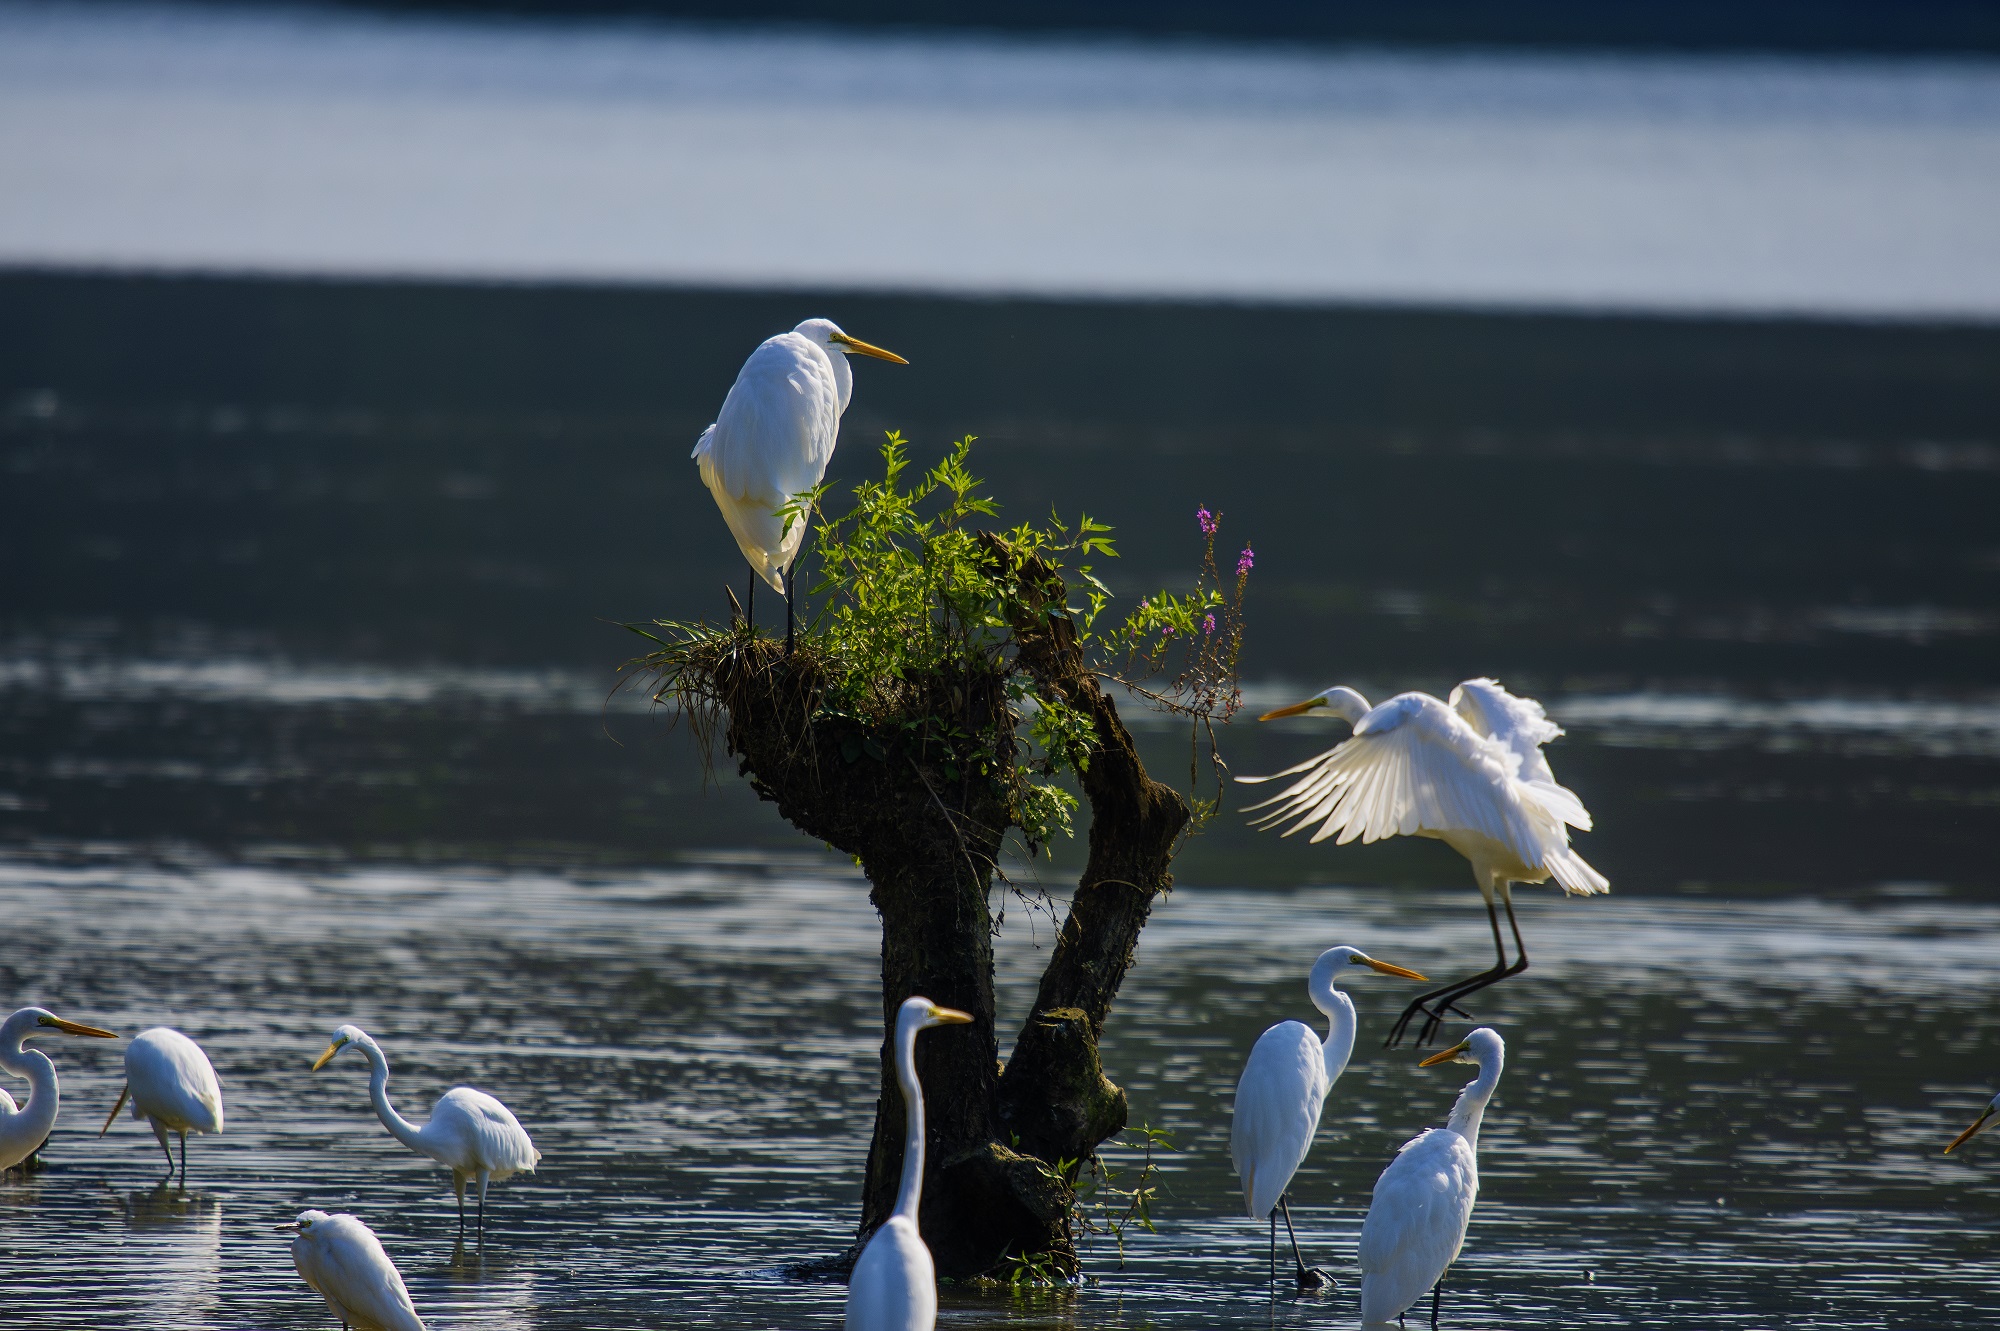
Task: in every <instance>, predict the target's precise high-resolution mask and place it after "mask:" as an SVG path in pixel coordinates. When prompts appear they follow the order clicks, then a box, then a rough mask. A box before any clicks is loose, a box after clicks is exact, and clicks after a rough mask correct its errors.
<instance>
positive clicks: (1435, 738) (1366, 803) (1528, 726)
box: [1238, 679, 1611, 1047]
mask: <svg viewBox="0 0 2000 1331" xmlns="http://www.w3.org/2000/svg"><path fill="white" fill-rule="evenodd" d="M1320 707H1324V708H1326V709H1327V710H1328V711H1330V712H1332V713H1333V714H1334V715H1335V716H1338V717H1340V718H1342V719H1343V720H1345V721H1346V722H1347V723H1348V724H1350V725H1351V726H1353V727H1354V733H1353V735H1352V736H1351V737H1350V738H1349V739H1347V740H1346V741H1345V742H1344V743H1341V744H1338V745H1336V746H1334V747H1333V748H1331V749H1329V750H1327V751H1326V752H1325V753H1322V754H1320V755H1319V756H1318V757H1315V758H1308V759H1307V760H1306V761H1305V762H1302V763H1300V764H1298V765H1297V766H1296V767H1288V768H1286V769H1285V770H1284V771H1282V772H1277V773H1274V774H1272V775H1271V776H1246V777H1239V778H1238V780H1241V781H1245V782H1253V783H1254V782H1261V781H1275V780H1277V779H1278V778H1279V777H1286V776H1300V774H1302V773H1303V774H1304V775H1303V776H1302V777H1301V779H1300V780H1299V781H1297V782H1295V783H1293V784H1292V785H1291V786H1288V787H1286V789H1284V790H1283V791H1281V792H1280V793H1279V794H1277V795H1275V796H1273V797H1272V798H1270V799H1268V800H1265V801H1264V802H1263V803H1261V804H1255V805H1252V806H1251V808H1250V809H1249V810H1248V812H1253V813H1254V812H1255V811H1257V810H1259V809H1265V808H1269V809H1270V810H1271V812H1269V813H1267V814H1265V815H1264V816H1263V817H1262V818H1259V819H1257V820H1256V822H1255V824H1254V825H1255V826H1257V827H1270V826H1273V825H1274V824H1277V823H1281V822H1285V821H1287V820H1289V819H1292V818H1297V819H1298V821H1297V822H1296V823H1294V824H1293V825H1292V826H1291V827H1289V828H1287V829H1285V833H1284V834H1285V835H1286V836H1290V835H1292V834H1293V833H1294V832H1297V831H1299V830H1300V829H1301V828H1304V827H1306V826H1308V825H1309V824H1312V823H1319V824H1320V827H1319V830H1318V831H1316V832H1314V833H1313V835H1312V840H1313V842H1314V843H1315V844H1317V843H1319V842H1321V841H1324V840H1326V839H1327V838H1328V837H1338V838H1339V839H1338V840H1337V841H1336V842H1335V844H1336V845H1342V846H1344V845H1346V844H1347V843H1348V842H1350V841H1352V840H1354V839H1355V838H1356V837H1359V838H1360V839H1361V841H1362V842H1363V843H1364V844H1366V843H1367V842H1371V841H1379V840H1381V839H1382V838H1384V837H1391V836H1422V837H1434V838H1436V839H1437V840H1439V841H1442V842H1444V843H1445V844H1446V845H1448V846H1450V847H1451V848H1452V849H1453V850H1455V851H1457V852H1458V853H1459V854H1461V855H1463V856H1465V858H1466V859H1467V861H1469V862H1470V863H1471V865H1472V877H1473V881H1474V882H1476V883H1478V884H1479V894H1480V896H1482V897H1484V898H1485V899H1486V918H1487V920H1488V922H1489V923H1491V925H1492V926H1493V950H1494V952H1495V953H1496V954H1497V960H1495V962H1494V963H1493V966H1492V968H1491V969H1490V970H1485V971H1481V972H1480V973H1479V974H1477V975H1474V976H1472V977H1470V978H1469V979H1464V980H1460V981H1458V982H1457V983H1455V984H1449V985H1446V986H1445V987H1444V988H1442V989H1434V990H1432V991H1431V992H1429V993H1427V994H1419V995H1418V996H1417V997H1416V998H1415V999H1414V1000H1413V1001H1412V1002H1411V1003H1410V1005H1409V1006H1408V1007H1407V1008H1405V1009H1403V1014H1402V1016H1400V1017H1398V1018H1397V1019H1396V1024H1395V1025H1394V1026H1393V1027H1391V1028H1390V1031H1389V1038H1388V1040H1387V1041H1386V1042H1385V1043H1387V1044H1388V1045H1390V1046H1391V1047H1394V1046H1395V1045H1396V1044H1398V1043H1400V1042H1401V1040H1402V1038H1403V1032H1404V1030H1405V1029H1406V1028H1407V1027H1408V1026H1409V1024H1410V1022H1411V1020H1412V1019H1414V1018H1415V1017H1416V1016H1417V1014H1418V1013H1423V1014H1424V1016H1425V1018H1426V1019H1425V1021H1424V1024H1423V1026H1422V1028H1420V1029H1419V1031H1418V1033H1417V1043H1418V1045H1420V1046H1421V1045H1422V1044H1423V1043H1424V1042H1425V1041H1427V1040H1429V1039H1430V1038H1431V1035H1432V1034H1433V1033H1434V1032H1436V1030H1437V1028H1438V1026H1439V1024H1440V1023H1442V1022H1443V1021H1444V1018H1445V1014H1446V1013H1447V1012H1448V1011H1449V1010H1450V1009H1451V1007H1452V1005H1453V1004H1454V1003H1456V1002H1457V1001H1458V1000H1460V999H1462V998H1464V997H1465V996H1466V995H1468V994H1471V993H1474V992H1476V991H1477V990H1480V989H1484V988H1485V987H1486V986H1488V985H1490V984H1496V983H1498V982H1499V981H1501V980H1504V979H1506V978H1507V977H1508V976H1510V975H1518V974H1520V973H1521V972H1522V971H1524V970H1526V969H1528V948H1527V945H1526V944H1525V943H1523V942H1522V941H1521V926H1520V924H1519V922H1517V921H1516V920H1515V918H1514V891H1513V885H1514V884H1515V883H1545V882H1547V881H1548V880H1549V879H1551V878H1553V879H1555V880H1556V882H1557V884H1558V885H1560V886H1561V887H1562V889H1563V891H1564V892H1567V893H1570V894H1572V895H1575V896H1594V895H1596V894H1597V893H1600V892H1608V891H1610V890H1611V884H1610V881H1609V880H1607V879H1606V878H1605V876H1604V875H1603V874H1601V873H1599V872H1598V871H1597V870H1595V869H1593V868H1591V867H1590V865H1588V864H1586V863H1585V862H1584V860H1583V857H1582V856H1581V855H1578V854H1577V853H1576V852H1575V851H1574V850H1571V849H1570V844H1569V829H1570V828H1571V827H1576V828H1581V829H1583V830H1585V831H1588V830H1589V829H1590V813H1589V811H1588V810H1587V809H1585V808H1584V807H1583V801H1582V800H1580V799H1578V798H1577V797H1576V793H1575V792H1574V791H1572V790H1570V789H1568V788H1567V787H1565V786H1561V785H1558V784H1557V783H1556V778H1555V773H1554V772H1552V771H1551V770H1550V769H1549V760H1548V759H1547V758H1546V757H1545V756H1543V754H1542V745H1544V744H1546V743H1548V742H1549V741H1550V740H1552V739H1554V738H1555V737H1556V736H1558V735H1560V734H1562V733H1563V732H1562V728H1561V727H1559V726H1557V725H1556V724H1555V723H1554V722H1553V721H1551V720H1549V718H1548V715H1547V714H1546V713H1545V712H1544V711H1543V710H1542V705H1541V704H1540V703H1538V702H1536V701H1535V700H1534V699H1533V698H1517V697H1515V696H1514V695H1513V694H1511V693H1509V692H1508V691H1507V690H1506V689H1504V688H1502V687H1500V685H1499V684H1497V683H1495V682H1494V681H1493V680H1490V679H1468V680H1466V681H1465V682H1464V683H1463V684H1460V685H1459V686H1458V687H1457V688H1455V689H1453V690H1452V691H1451V701H1450V702H1449V703H1448V704H1447V703H1444V702H1440V701H1439V700H1438V699H1436V698H1434V697H1432V696H1431V695H1430V694H1428V693H1399V694H1397V695H1396V696H1395V697H1393V698H1391V699H1389V701H1387V702H1385V703H1383V704H1382V705H1381V706H1380V707H1372V708H1371V707H1370V706H1369V705H1368V700H1367V699H1366V698H1364V697H1362V696H1361V695H1360V694H1359V693H1356V692H1355V691H1354V690H1353V689H1350V688H1345V687H1336V688H1331V689H1327V690H1326V691H1324V692H1322V693H1316V694H1314V695H1313V696H1312V697H1310V698H1308V699H1306V700H1305V701H1304V702H1301V703H1294V704H1292V705H1291V706H1289V707H1280V708H1278V709H1277V710H1276V711H1273V712H1266V713H1264V715H1263V716H1261V717H1259V718H1258V719H1259V720H1260V721H1269V720H1272V719H1274V718H1276V717H1281V716H1300V715H1303V714H1304V713H1306V712H1309V711H1312V710H1313V709H1315V708H1320ZM1273 806H1275V807H1273ZM1496 896H1497V897H1498V899H1499V902H1500V904H1501V905H1504V906H1505V907H1506V908H1507V927H1508V928H1509V929H1511V930H1512V931H1513V934H1514V951H1515V954H1516V957H1517V960H1515V961H1514V962H1513V963H1512V964H1509V963H1508V960H1507V946H1506V944H1505V943H1504V942H1503V941H1502V940H1501V937H1500V917H1499V915H1498V913H1497V912H1496V911H1495V909H1494V899H1495V897H1496Z"/></svg>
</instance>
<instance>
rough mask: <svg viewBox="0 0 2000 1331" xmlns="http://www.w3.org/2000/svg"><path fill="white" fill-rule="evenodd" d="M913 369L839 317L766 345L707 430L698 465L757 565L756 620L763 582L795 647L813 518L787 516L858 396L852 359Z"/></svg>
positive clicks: (749, 605)
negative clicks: (803, 555)
mask: <svg viewBox="0 0 2000 1331" xmlns="http://www.w3.org/2000/svg"><path fill="white" fill-rule="evenodd" d="M857 355H858V356H873V357H875V358H876V359H878V360H886V361H893V362H895V363H896V364H898V365H908V364H909V362H908V361H906V360H904V359H903V358H902V357H901V356H898V355H897V354H896V353H895V352H893V351H884V350H882V348H880V347H877V346H871V345H869V344H868V343H866V342H863V341H861V340H860V339H859V338H853V337H849V336H848V335H847V334H846V333H843V332H841V331H840V325H839V324H836V323H835V322H833V320H831V319H808V320H806V321H805V322H804V323H802V324H800V325H799V326H798V327H797V328H794V329H793V330H792V331H791V332H789V333H780V334H778V335H777V336H776V337H772V338H766V339H765V340H764V342H763V343H761V344H760V345H759V346H758V348H757V349H756V350H755V351H753V352H751V353H750V359H749V360H746V361H744V362H743V368H742V369H741V370H739V371H738V372H737V375H736V382H735V383H734V384H732V385H731V386H730V389H729V396H727V397H725V398H724V399H723V400H722V410H721V411H720V412H719V413H717V415H716V417H715V424H713V425H711V426H709V427H708V428H707V429H706V430H703V431H702V432H701V438H700V439H699V440H697V441H696V443H695V446H694V460H695V463H696V465H698V466H699V467H700V468H701V482H702V484H703V485H706V486H707V487H708V492H709V493H710V494H712V495H714V496H715V506H716V507H717V508H719V509H721V510H722V520H723V521H724V522H727V523H728V524H729V531H730V534H731V535H733V536H735V537H736V547H737V549H739V550H741V551H742V552H743V558H745V559H746V560H748V561H749V562H750V575H751V576H750V592H749V596H748V597H747V598H746V600H745V604H744V614H745V615H746V616H748V615H749V614H750V612H751V611H752V610H754V609H755V608H756V604H757V581H758V579H760V578H761V579H762V580H763V581H765V582H767V583H769V584H770V585H771V586H772V588H773V589H775V590H776V591H777V592H779V593H780V594H781V595H782V596H784V598H785V642H786V644H787V645H788V646H789V644H790V643H791V641H792V623H793V616H794V602H795V599H796V598H795V596H794V584H795V578H794V576H793V573H792V565H793V562H794V561H795V560H797V559H798V556H799V547H800V546H801V545H803V544H804V543H805V538H806V527H807V521H806V515H805V514H803V513H795V514H792V515H790V516H789V517H788V516H786V515H784V514H781V513H780V512H779V510H780V509H782V508H784V507H785V506H786V505H788V504H790V503H791V502H792V501H793V500H794V499H796V498H797V497H798V496H800V495H803V494H805V493H806V492H807V491H809V490H811V489H812V488H813V487H814V486H816V485H818V484H819V483H820V482H821V481H822V480H824V479H826V467H827V464H828V463H829V462H831V461H832V460H833V445H834V441H835V439H836V438H837V437H838V436H839V434H840V418H841V416H842V415H844V414H845V413H846V411H847V402H848V399H849V398H851V397H852V396H853V395H854V371H853V370H852V369H851V368H850V367H849V366H848V364H847V358H848V357H849V356H857Z"/></svg>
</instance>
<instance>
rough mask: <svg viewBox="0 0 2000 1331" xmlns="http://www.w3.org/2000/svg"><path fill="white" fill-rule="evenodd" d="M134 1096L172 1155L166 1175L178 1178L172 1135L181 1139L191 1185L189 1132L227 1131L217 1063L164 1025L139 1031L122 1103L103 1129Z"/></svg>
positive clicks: (128, 1057) (140, 1115) (128, 1050)
mask: <svg viewBox="0 0 2000 1331" xmlns="http://www.w3.org/2000/svg"><path fill="white" fill-rule="evenodd" d="M127 1095H130V1096H131V1097H132V1117H133V1118H136V1119H150V1120H152V1124H153V1135H154V1136H155V1137H157V1138H159V1140H160V1149H161V1150H162V1151H165V1152H166V1153H167V1177H168V1178H172V1177H173V1176H174V1153H173V1150H172V1148H170V1147H169V1146H168V1145H167V1134H168V1133H169V1132H177V1133H179V1134H180V1137H181V1187H182V1188H183V1189H185V1188H186V1187H187V1168H188V1166H187V1159H188V1134H189V1133H190V1132H215V1133H220V1132H221V1131H222V1085H221V1083H220V1082H218V1081H216V1079H215V1066H214V1064H212V1063H210V1062H209V1061H208V1055H207V1054H204V1053H203V1052H202V1051H201V1046H200V1045H198V1044H196V1043H195V1042H194V1041H193V1040H190V1039H188V1038H187V1036H185V1035H182V1034H181V1033H180V1032H179V1031H176V1030H170V1029H168V1028H167V1027H165V1026H155V1027H153V1028H152V1029H151V1030H145V1031H140V1032H139V1033H138V1034H137V1035H135V1036H133V1037H132V1043H131V1044H128V1045H126V1046H125V1085H124V1087H123V1089H121V1090H120V1091H119V1092H118V1103H116V1104H114V1105H112V1106H111V1112H110V1114H108V1115H107V1116H106V1117H105V1119H104V1127H103V1128H101V1129H100V1130H99V1131H98V1134H97V1135H98V1136H100V1137H102V1136H103V1135H104V1134H105V1133H107V1132H109V1131H111V1124H112V1122H113V1120H115V1119H116V1118H117V1117H118V1111H119V1110H121V1109H123V1108H124V1107H125V1097H126V1096H127Z"/></svg>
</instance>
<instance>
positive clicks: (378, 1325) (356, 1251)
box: [292, 1215, 424, 1331]
mask: <svg viewBox="0 0 2000 1331" xmlns="http://www.w3.org/2000/svg"><path fill="white" fill-rule="evenodd" d="M292 1260H293V1264H294V1265H295V1266H297V1267H298V1269H299V1274H300V1275H302V1276H304V1277H305V1280H306V1283H307V1284H308V1285H311V1286H312V1287H313V1288H314V1289H316V1290H318V1291H319V1293H320V1296H321V1297H322V1298H324V1299H325V1300H326V1301H327V1305H328V1306H329V1307H331V1308H332V1309H333V1311H334V1313H335V1314H336V1315H337V1316H340V1317H342V1318H343V1319H344V1320H346V1321H349V1322H351V1323H352V1324H353V1325H354V1327H355V1328H356V1329H357V1331H359V1329H360V1328H364V1327H365V1328H369V1329H370V1331H424V1322H423V1319H422V1318H421V1317H418V1316H417V1309H416V1305H415V1304H414V1303H412V1302H411V1301H410V1291H409V1290H408V1289H407V1288H405V1287H404V1285H403V1276H402V1273H401V1272H400V1271H398V1270H397V1269H396V1264H395V1263H394V1262H392V1261H390V1260H389V1254H388V1253H386V1252H384V1251H383V1250H382V1244H381V1241H380V1240H378V1239H377V1238H376V1237H375V1232H374V1231H373V1230H371V1229H369V1228H368V1226H367V1225H365V1224H363V1223H362V1222H361V1221H360V1220H358V1219H356V1218H355V1217H353V1216H351V1215H331V1216H328V1217H327V1218H326V1219H324V1220H321V1221H319V1222H318V1223H316V1224H315V1225H314V1226H313V1228H312V1233H310V1234H307V1235H301V1236H300V1237H299V1239H298V1240H297V1241H295V1242H294V1243H293V1244H292Z"/></svg>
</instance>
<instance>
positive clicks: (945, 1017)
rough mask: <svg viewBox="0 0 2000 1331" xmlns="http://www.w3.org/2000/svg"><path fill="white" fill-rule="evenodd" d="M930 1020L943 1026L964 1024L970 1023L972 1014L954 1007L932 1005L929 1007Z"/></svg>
mask: <svg viewBox="0 0 2000 1331" xmlns="http://www.w3.org/2000/svg"><path fill="white" fill-rule="evenodd" d="M931 1020H932V1021H935V1022H937V1023H939V1024H940V1025H944V1026H966V1025H970V1024H971V1022H972V1014H971V1013H970V1012H960V1011H959V1010H958V1009H957V1008H955V1007H934V1008H932V1009H931Z"/></svg>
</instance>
